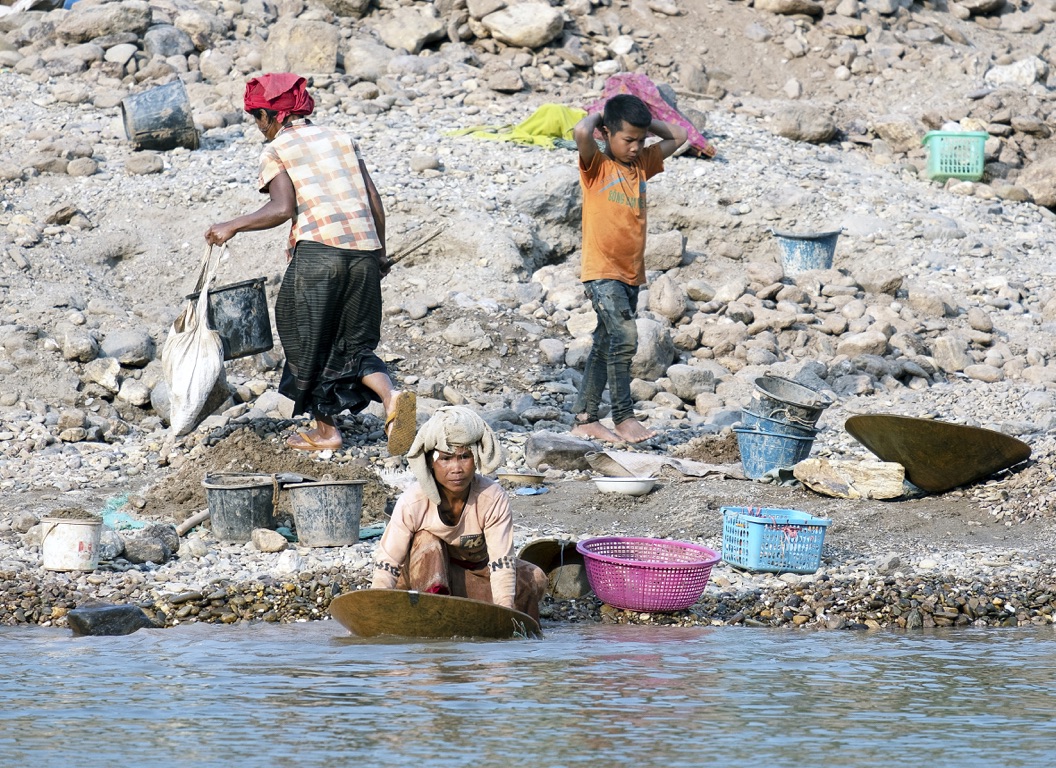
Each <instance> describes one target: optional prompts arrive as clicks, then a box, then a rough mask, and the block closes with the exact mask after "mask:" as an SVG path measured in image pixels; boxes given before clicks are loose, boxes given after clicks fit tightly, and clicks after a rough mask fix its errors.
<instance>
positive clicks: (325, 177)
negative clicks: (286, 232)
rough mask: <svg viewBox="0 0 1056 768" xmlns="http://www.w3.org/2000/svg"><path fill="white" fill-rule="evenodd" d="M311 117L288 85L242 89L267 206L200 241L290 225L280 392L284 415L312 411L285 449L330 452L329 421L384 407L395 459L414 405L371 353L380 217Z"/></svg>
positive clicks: (343, 153)
mask: <svg viewBox="0 0 1056 768" xmlns="http://www.w3.org/2000/svg"><path fill="white" fill-rule="evenodd" d="M314 108H315V102H314V101H313V100H312V97H311V94H309V93H308V90H307V88H306V81H305V79H304V78H303V77H300V76H298V75H295V74H292V73H280V74H270V75H261V76H260V77H256V78H253V79H252V80H250V81H249V82H248V83H247V84H246V94H245V110H246V112H248V113H249V114H250V115H252V117H253V119H254V121H255V122H256V125H257V128H258V129H259V130H260V132H261V133H262V134H264V139H265V141H266V142H267V144H266V145H265V147H264V151H263V152H262V154H261V159H260V178H259V188H260V191H261V192H266V193H267V194H268V195H269V196H270V200H269V201H268V202H267V203H265V204H264V205H263V206H261V207H260V208H259V209H258V210H256V211H254V212H253V213H248V214H246V215H244V216H239V217H237V218H234V219H231V220H230V221H225V222H222V223H218V224H213V225H212V226H211V227H210V228H209V230H208V231H207V232H206V233H205V239H206V241H207V242H209V243H210V244H212V245H221V244H223V243H225V242H227V241H228V240H230V239H231V238H232V237H234V236H235V235H236V234H238V233H239V232H250V231H256V230H261V229H271V228H272V227H277V226H279V225H281V224H283V223H284V222H286V221H292V222H293V224H292V227H291V229H290V237H289V243H288V247H287V251H286V259H287V261H288V262H289V265H288V266H287V268H286V273H285V275H284V276H283V279H282V287H281V288H280V289H279V295H278V298H277V299H276V302H275V322H276V326H277V327H278V330H279V338H280V339H281V340H282V346H283V349H284V350H285V353H286V365H285V366H284V368H283V371H282V378H281V380H280V382H279V392H280V393H281V394H283V395H285V396H286V397H288V398H290V399H291V400H293V412H294V413H295V414H298V413H311V415H312V416H313V417H314V418H315V427H314V428H313V429H311V430H307V431H304V432H299V433H297V434H295V435H292V436H290V438H289V439H288V440H287V443H288V444H289V445H290V446H291V447H293V448H297V449H299V450H305V451H321V450H336V449H339V448H340V447H341V445H342V438H341V432H340V430H338V428H337V426H336V424H335V421H334V417H335V416H337V415H338V414H339V413H341V412H342V411H345V410H348V411H351V412H352V413H357V412H359V411H361V410H363V408H365V407H366V406H367V404H368V403H369V402H370V401H371V400H374V401H377V402H380V403H381V404H382V405H383V406H384V408H385V414H386V418H385V430H386V433H387V434H388V447H389V452H390V453H391V454H393V455H397V454H404V453H406V452H407V449H408V448H410V444H411V441H412V440H413V439H414V435H415V431H416V424H415V408H416V403H415V396H414V393H412V392H406V391H398V390H396V389H395V388H394V387H393V384H392V380H391V378H390V377H389V371H388V368H387V367H386V365H385V363H384V362H383V361H382V360H381V359H380V358H379V357H378V356H377V355H376V354H374V350H375V348H376V347H377V345H378V343H379V341H380V340H381V278H382V276H383V275H384V274H385V272H386V271H387V268H388V261H387V258H386V253H385V210H384V208H383V207H382V203H381V196H380V195H379V194H378V190H377V189H376V188H375V186H374V182H373V181H372V180H371V178H370V174H369V173H367V166H366V164H365V163H364V162H363V158H362V157H361V156H360V153H359V146H358V145H357V144H356V142H355V141H353V140H352V138H351V137H349V136H348V135H347V134H345V133H344V132H342V131H337V130H334V129H331V128H325V127H323V126H318V125H315V124H313V123H312V122H311V121H310V120H308V119H307V117H308V115H310V114H311V113H312V110H313V109H314Z"/></svg>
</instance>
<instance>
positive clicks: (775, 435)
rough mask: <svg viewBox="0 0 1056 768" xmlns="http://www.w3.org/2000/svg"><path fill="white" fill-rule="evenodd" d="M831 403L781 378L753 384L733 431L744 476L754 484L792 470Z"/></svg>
mask: <svg viewBox="0 0 1056 768" xmlns="http://www.w3.org/2000/svg"><path fill="white" fill-rule="evenodd" d="M830 405H832V400H830V399H829V398H828V397H827V396H825V395H823V394H822V393H820V392H817V391H815V390H813V389H811V388H810V387H808V386H806V385H804V384H800V383H799V382H798V381H793V380H792V379H786V378H783V377H781V376H770V375H767V376H760V377H759V378H758V379H756V380H755V390H754V392H753V393H752V401H751V403H750V404H749V405H748V407H747V408H745V409H744V410H743V411H741V426H740V427H735V428H734V430H733V431H734V432H735V433H736V434H737V445H738V447H739V448H740V451H741V464H742V465H743V466H744V473H745V474H746V475H747V476H748V477H750V478H752V479H753V480H757V479H759V478H761V477H763V476H764V475H766V474H768V473H769V472H772V471H773V470H775V469H778V468H782V467H792V466H794V465H795V464H797V463H798V462H800V461H802V460H803V459H805V458H807V456H809V455H810V449H811V447H812V446H813V445H814V438H815V436H816V435H817V434H818V429H817V426H816V425H817V423H818V419H819V418H821V414H822V412H823V411H824V410H825V409H826V408H828V407H829V406H830Z"/></svg>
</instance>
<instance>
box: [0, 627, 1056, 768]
mask: <svg viewBox="0 0 1056 768" xmlns="http://www.w3.org/2000/svg"><path fill="white" fill-rule="evenodd" d="M0 653H2V657H3V660H4V661H3V667H2V668H0V669H2V672H0V702H2V706H0V766H5V767H7V766H21V765H25V766H27V768H29V766H33V768H37V767H38V766H63V767H65V766H94V765H116V766H126V765H146V764H158V765H163V766H173V765H180V766H183V765H186V766H192V765H193V766H199V765H203V766H205V765H210V766H211V765H230V766H253V765H268V766H272V765H274V766H298V767H299V768H309V767H310V766H349V767H352V766H383V765H385V766H415V768H433V767H434V766H457V767H458V768H480V766H549V767H556V766H573V765H613V766H617V765H619V766H622V765H634V766H663V768H674V767H675V766H701V765H705V764H707V763H712V764H715V765H719V766H727V765H746V766H747V765H751V766H758V767H760V768H764V767H767V766H775V767H783V766H821V765H826V766H846V767H847V768H867V767H870V768H871V767H872V766H877V767H878V768H879V767H882V768H891V766H927V767H928V768H938V767H939V766H951V767H952V766H955V767H956V768H969V767H970V766H987V767H988V768H990V767H992V766H1002V767H1005V766H1032V767H1035V766H1052V765H1056V717H1054V716H1053V713H1054V710H1056V633H1054V632H1053V630H1052V629H1051V628H1046V629H1037V630H1035V629H1029V630H1019V629H1017V630H994V629H991V630H986V631H975V630H959V631H955V632H946V633H942V632H935V633H930V634H923V633H921V634H912V635H902V634H891V633H880V632H878V633H851V632H804V631H785V630H762V629H743V628H730V627H721V628H713V629H670V628H662V627H624V626H619V627H605V626H562V627H560V628H557V629H550V630H549V631H548V632H547V636H546V639H544V640H531V641H523V640H522V641H503V642H446V641H445V642H437V641H429V642H420V643H406V642H397V641H386V642H374V641H372V642H366V641H363V640H359V639H355V638H350V637H348V636H347V635H345V633H344V631H343V630H342V629H341V628H340V627H339V626H338V625H337V624H336V623H334V622H330V621H326V622H313V623H309V624H298V625H293V626H272V625H256V626H241V627H220V626H201V625H191V626H186V627H178V628H175V629H168V630H141V631H140V632H137V633H135V634H133V635H129V636H127V637H89V638H74V637H72V636H71V635H70V634H69V633H68V632H67V631H65V630H51V629H40V628H15V629H11V628H0Z"/></svg>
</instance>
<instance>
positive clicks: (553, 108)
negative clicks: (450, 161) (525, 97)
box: [447, 104, 587, 149]
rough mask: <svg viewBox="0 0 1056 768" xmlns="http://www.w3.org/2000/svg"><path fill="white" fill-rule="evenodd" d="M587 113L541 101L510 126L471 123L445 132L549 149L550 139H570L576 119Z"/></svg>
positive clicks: (550, 146)
mask: <svg viewBox="0 0 1056 768" xmlns="http://www.w3.org/2000/svg"><path fill="white" fill-rule="evenodd" d="M586 116H587V113H586V112H585V111H584V110H582V109H576V108H575V107H566V106H564V105H563V104H543V105H542V106H541V107H539V109H537V110H535V112H533V113H532V115H531V117H529V118H528V119H527V120H525V121H524V122H521V123H518V124H517V125H514V126H509V125H500V126H498V127H489V126H486V125H475V126H471V127H469V128H462V129H461V130H458V131H451V132H450V133H449V134H447V135H448V136H467V135H468V136H472V137H473V138H475V139H490V140H492V141H514V142H517V143H518V144H533V145H535V146H537V147H545V148H547V149H553V147H554V139H571V138H572V129H573V128H575V127H576V123H578V122H579V121H580V120H582V119H583V118H584V117H586Z"/></svg>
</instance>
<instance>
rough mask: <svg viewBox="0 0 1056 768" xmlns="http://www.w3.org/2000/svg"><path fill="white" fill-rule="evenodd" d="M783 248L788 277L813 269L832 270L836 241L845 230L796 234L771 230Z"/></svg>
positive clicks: (782, 259)
mask: <svg viewBox="0 0 1056 768" xmlns="http://www.w3.org/2000/svg"><path fill="white" fill-rule="evenodd" d="M771 231H772V232H773V234H774V237H776V238H777V243H778V245H780V246H781V264H782V265H783V266H784V268H785V274H786V275H798V274H801V273H803V272H809V271H810V270H812V269H831V268H832V258H833V256H834V255H835V253H836V240H837V238H839V236H840V233H841V232H843V229H842V228H841V229H836V230H833V231H831V232H809V233H804V234H795V233H792V232H778V231H777V230H776V229H774V230H771Z"/></svg>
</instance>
